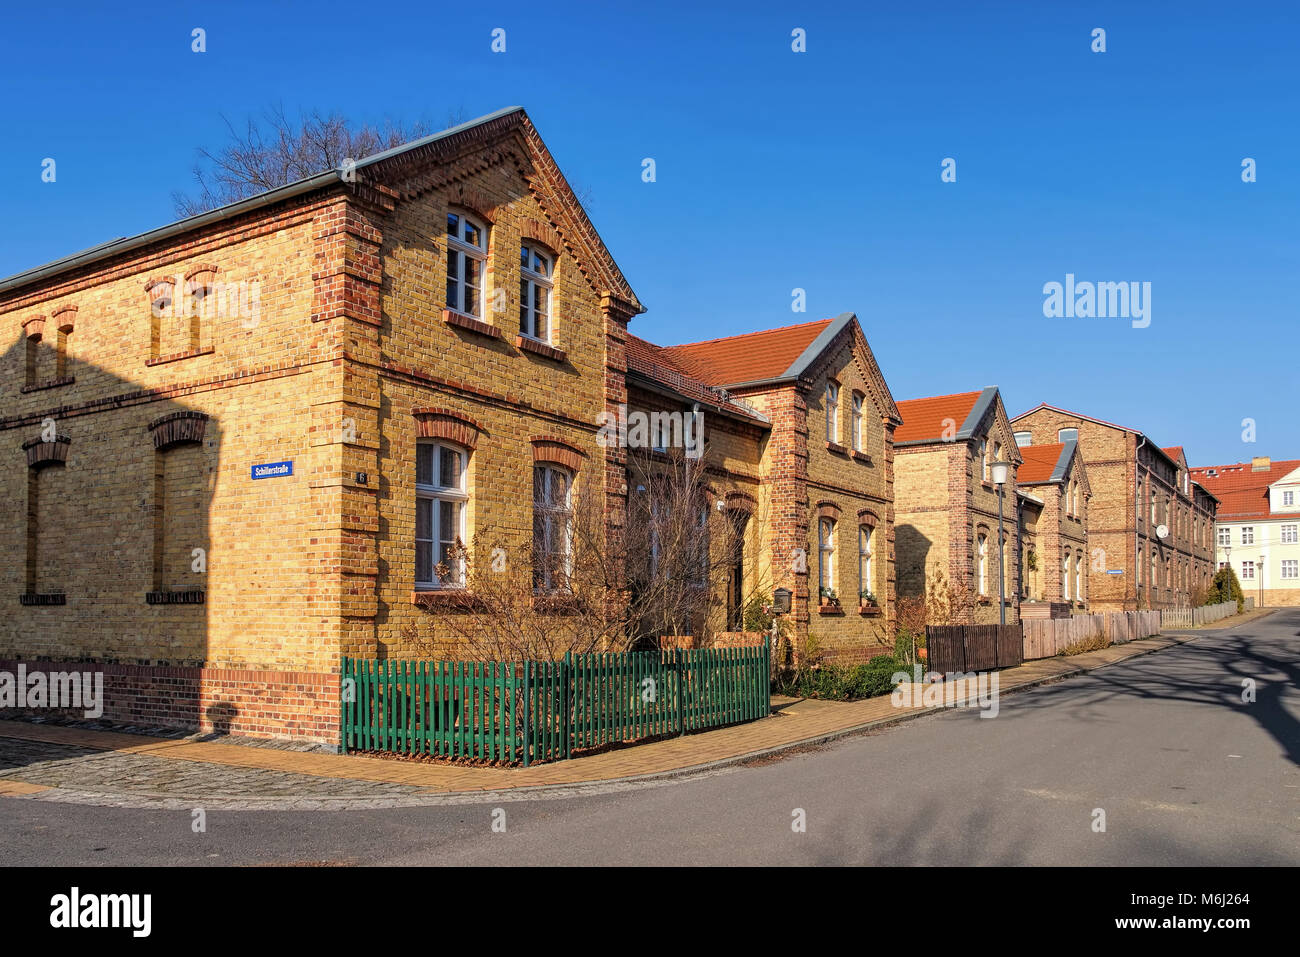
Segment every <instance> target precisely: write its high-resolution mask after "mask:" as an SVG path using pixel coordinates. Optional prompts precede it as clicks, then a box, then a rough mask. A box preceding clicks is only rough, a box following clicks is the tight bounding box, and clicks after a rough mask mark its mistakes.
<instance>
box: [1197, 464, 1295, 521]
mask: <svg viewBox="0 0 1300 957" xmlns="http://www.w3.org/2000/svg"><path fill="white" fill-rule="evenodd" d="M1296 469H1300V459H1287V460H1285V461H1278V462H1272V463H1270V464H1269V467H1268V468H1267V469H1264V470H1263V471H1260V472H1252V471H1251V468H1250V463H1249V462H1234V463H1233V464H1232V465H1204V466H1198V467H1197V468H1193V469H1188V472H1189V474H1190V475H1191V476H1192V479H1193V480H1194V481H1195V482H1196V483H1197V484H1198V485H1200V486H1201V487H1202V488H1204V489H1206V490H1207V491H1208V492H1209V493H1210V494H1211V495H1214V496H1215V497H1217V498H1218V499H1219V510H1218V516H1219V518H1220V519H1224V518H1232V519H1239V518H1261V519H1263V518H1295V519H1297V520H1300V512H1270V511H1269V501H1268V487H1269V486H1270V485H1272V484H1273V483H1274V482H1276V481H1279V480H1280V479H1282V478H1284V477H1285V476H1286V475H1288V474H1289V473H1291V472H1294V471H1295V470H1296ZM1210 471H1213V472H1214V473H1215V474H1213V475H1210V474H1209V472H1210Z"/></svg>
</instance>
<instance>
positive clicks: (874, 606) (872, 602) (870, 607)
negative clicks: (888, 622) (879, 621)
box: [858, 588, 880, 615]
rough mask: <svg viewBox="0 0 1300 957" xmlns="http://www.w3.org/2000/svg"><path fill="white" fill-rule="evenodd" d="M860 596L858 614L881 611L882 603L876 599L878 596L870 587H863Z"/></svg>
mask: <svg viewBox="0 0 1300 957" xmlns="http://www.w3.org/2000/svg"><path fill="white" fill-rule="evenodd" d="M858 597H859V598H860V599H861V601H860V603H859V605H858V614H861V615H870V614H874V613H878V612H879V611H880V603H879V602H877V601H876V596H875V595H874V594H873V593H872V591H871V589H870V588H864V589H862V592H861V594H860V595H859V596H858Z"/></svg>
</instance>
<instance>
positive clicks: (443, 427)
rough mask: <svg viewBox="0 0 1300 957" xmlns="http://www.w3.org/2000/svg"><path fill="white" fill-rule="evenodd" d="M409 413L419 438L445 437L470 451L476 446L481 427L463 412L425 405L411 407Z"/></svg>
mask: <svg viewBox="0 0 1300 957" xmlns="http://www.w3.org/2000/svg"><path fill="white" fill-rule="evenodd" d="M411 414H412V415H413V416H415V434H416V435H417V436H418V437H419V438H421V439H445V440H446V441H448V442H452V443H454V444H456V445H461V446H464V447H465V448H467V449H469V450H470V451H471V452H472V451H474V449H475V448H477V447H478V437H479V433H481V432H482V431H483V429H482V427H481V426H480V425H479V424H478V422H477V421H475V420H474V419H473V418H471V417H470V416H468V415H466V414H465V413H463V412H457V411H455V410H454V409H441V408H435V407H432V406H425V407H422V408H417V409H412V410H411Z"/></svg>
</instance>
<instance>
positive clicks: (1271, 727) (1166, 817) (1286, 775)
mask: <svg viewBox="0 0 1300 957" xmlns="http://www.w3.org/2000/svg"><path fill="white" fill-rule="evenodd" d="M1245 679H1251V680H1253V682H1254V683H1255V700H1254V702H1252V703H1246V702H1243V700H1242V692H1243V681H1244V680H1245ZM777 720H779V719H777ZM498 809H499V810H498ZM800 810H801V811H802V812H803V818H804V820H805V821H806V830H804V831H802V832H798V831H796V830H794V828H793V827H792V824H793V823H794V822H795V819H796V814H797V812H798V811H800ZM1098 810H1100V811H1104V813H1105V830H1104V831H1099V830H1096V829H1095V822H1096V821H1097V820H1098V817H1097V813H1096V812H1097V811H1098ZM191 821H192V817H191V814H190V813H186V812H176V811H151V810H129V809H113V808H97V807H87V806H79V805H64V804H57V803H51V802H45V801H35V800H17V799H0V835H2V838H0V840H2V844H0V847H2V848H3V854H2V856H0V859H2V860H3V862H4V863H7V864H69V865H84V864H90V865H95V864H125V865H135V864H265V863H317V864H319V863H341V864H394V863H397V864H507V863H508V864H617V865H644V864H782V865H789V864H885V865H905V864H1090V865H1127V864H1144V865H1147V864H1152V865H1162V864H1181V865H1219V864H1222V865H1227V864H1235V865H1255V864H1291V865H1295V864H1300V609H1297V610H1292V611H1282V612H1276V613H1274V614H1272V615H1270V616H1267V617H1265V618H1263V619H1261V620H1258V621H1256V622H1253V623H1250V624H1247V625H1244V626H1241V627H1240V628H1238V629H1234V630H1226V631H1223V632H1220V633H1217V634H1214V633H1211V634H1207V635H1206V636H1205V637H1202V638H1200V639H1199V640H1197V641H1195V642H1192V643H1189V644H1185V645H1181V646H1178V647H1174V648H1170V649H1168V650H1165V651H1162V652H1159V653H1157V654H1153V655H1147V656H1145V657H1141V658H1136V659H1131V660H1129V661H1126V662H1123V663H1120V664H1117V665H1113V666H1111V667H1109V668H1105V669H1102V670H1101V671H1098V672H1094V673H1092V674H1089V675H1086V676H1081V677H1077V678H1070V679H1066V680H1064V681H1061V682H1058V683H1056V684H1053V685H1047V686H1042V687H1039V688H1036V689H1033V690H1029V691H1025V692H1022V693H1018V694H1014V695H1007V696H1005V697H1004V698H1003V699H1002V701H1001V709H1000V713H999V715H998V717H996V718H993V719H987V718H980V717H979V716H978V711H975V710H960V711H950V712H946V713H943V714H938V715H934V716H930V717H925V718H921V719H918V720H915V721H911V722H909V723H906V724H903V725H900V726H898V727H895V728H891V729H887V730H884V731H881V732H877V733H874V734H870V735H864V736H858V737H853V738H849V739H844V740H841V741H839V742H836V743H834V744H831V745H827V746H824V747H821V748H818V749H814V750H810V751H806V752H802V753H797V754H792V755H788V756H786V757H783V758H780V759H777V760H771V761H768V762H766V763H761V764H757V765H751V766H747V767H738V768H732V769H728V770H726V771H722V772H717V773H712V774H710V775H707V776H703V777H695V778H688V779H679V780H676V781H671V782H667V783H662V782H661V783H659V784H656V785H655V786H650V787H646V786H636V787H632V786H627V785H624V786H622V787H619V788H615V789H612V790H608V791H606V792H605V793H599V794H594V795H587V796H581V797H578V796H566V797H559V798H549V799H544V800H538V799H534V800H524V801H519V800H516V801H507V800H503V799H501V798H491V799H489V803H471V804H464V805H458V806H440V807H421V808H407V809H399V810H383V811H335V812H328V811H326V812H297V813H295V812H265V811H244V812H218V811H212V812H209V813H208V814H207V821H206V824H207V830H206V832H204V833H195V832H194V830H193V829H192V826H191ZM494 822H495V823H496V825H497V826H498V828H499V827H500V826H501V824H502V823H504V831H501V830H494Z"/></svg>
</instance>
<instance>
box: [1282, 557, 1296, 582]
mask: <svg viewBox="0 0 1300 957" xmlns="http://www.w3.org/2000/svg"><path fill="white" fill-rule="evenodd" d="M1282 577H1283V578H1284V579H1286V580H1287V581H1291V580H1292V579H1295V578H1300V558H1284V559H1283V560H1282Z"/></svg>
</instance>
